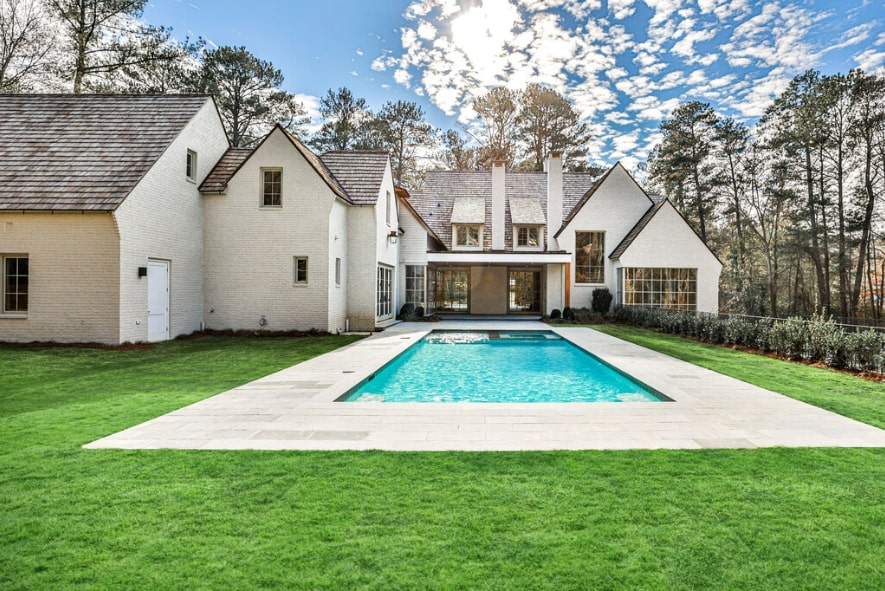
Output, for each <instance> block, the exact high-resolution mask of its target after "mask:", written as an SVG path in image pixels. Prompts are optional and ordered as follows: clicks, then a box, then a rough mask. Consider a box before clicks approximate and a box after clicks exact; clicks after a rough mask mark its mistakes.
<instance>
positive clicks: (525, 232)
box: [516, 226, 541, 248]
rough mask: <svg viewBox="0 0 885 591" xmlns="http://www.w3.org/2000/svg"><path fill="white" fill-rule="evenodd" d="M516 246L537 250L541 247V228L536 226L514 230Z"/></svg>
mask: <svg viewBox="0 0 885 591" xmlns="http://www.w3.org/2000/svg"><path fill="white" fill-rule="evenodd" d="M516 245H517V246H519V247H522V248H538V247H540V246H541V228H539V227H538V226H520V227H518V228H517V230H516Z"/></svg>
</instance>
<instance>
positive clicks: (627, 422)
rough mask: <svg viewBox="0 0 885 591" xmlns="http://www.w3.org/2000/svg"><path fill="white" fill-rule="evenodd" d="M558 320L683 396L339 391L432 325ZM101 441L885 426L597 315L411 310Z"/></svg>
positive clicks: (702, 443) (306, 443) (717, 441)
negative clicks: (579, 320)
mask: <svg viewBox="0 0 885 591" xmlns="http://www.w3.org/2000/svg"><path fill="white" fill-rule="evenodd" d="M437 329H440V330H442V329H445V330H459V329H460V330H504V331H512V330H552V331H553V332H555V333H557V334H559V335H560V336H562V337H563V338H565V339H567V340H569V341H570V342H572V343H574V344H575V345H577V346H579V347H581V348H583V349H585V350H587V351H589V352H590V353H592V354H593V355H595V356H596V357H598V358H599V359H601V360H602V361H603V362H605V363H608V364H610V365H612V366H614V367H616V368H618V369H620V370H621V371H623V372H625V373H627V374H628V375H630V376H632V377H634V378H635V379H637V380H638V381H640V382H642V383H644V384H647V385H648V386H649V387H651V388H653V389H654V390H657V391H658V392H660V393H662V394H664V395H665V396H667V397H668V398H670V399H671V400H672V401H671V402H657V401H655V402H621V403H617V402H597V403H575V402H572V403H468V402H458V403H387V402H356V401H354V402H336V399H338V398H339V397H341V396H342V395H343V394H345V393H346V392H348V391H349V390H351V389H352V388H354V387H355V386H356V385H357V384H359V383H360V382H361V381H363V380H365V379H366V378H367V377H369V375H371V374H372V373H373V372H374V371H377V369H378V368H380V367H382V366H383V365H385V364H386V363H388V362H389V361H390V360H392V359H393V358H394V357H396V356H397V355H399V354H401V353H402V352H403V351H405V350H406V349H407V348H408V347H409V346H411V345H412V344H414V343H415V342H417V341H418V340H419V339H420V338H422V337H423V336H424V335H425V334H427V333H428V332H430V331H432V330H437ZM84 447H86V448H90V449H98V448H122V449H158V448H171V449H216V450H223V449H256V450H372V449H378V450H395V451H527V450H559V449H562V450H581V449H588V450H589V449H703V448H756V447H885V431H883V430H881V429H878V428H875V427H872V426H870V425H866V424H864V423H860V422H858V421H854V420H852V419H848V418H845V417H842V416H840V415H837V414H835V413H832V412H829V411H826V410H823V409H820V408H818V407H815V406H812V405H810V404H806V403H804V402H800V401H797V400H794V399H792V398H788V397H786V396H783V395H780V394H776V393H774V392H770V391H768V390H764V389H762V388H759V387H756V386H753V385H750V384H747V383H744V382H741V381H739V380H735V379H733V378H729V377H727V376H723V375H721V374H718V373H715V372H713V371H710V370H707V369H704V368H701V367H698V366H695V365H692V364H690V363H686V362H683V361H680V360H677V359H674V358H672V357H669V356H667V355H663V354H661V353H657V352H654V351H651V350H649V349H645V348H644V347H640V346H638V345H634V344H632V343H628V342H626V341H622V340H620V339H617V338H614V337H611V336H608V335H605V334H603V333H600V332H598V331H595V330H592V329H590V328H585V327H570V326H563V325H547V324H544V323H541V322H536V321H443V322H439V323H401V324H397V325H395V326H392V327H389V328H388V329H386V330H385V331H383V332H381V333H376V334H374V335H372V336H370V337H368V338H366V339H364V340H362V341H359V342H357V343H354V344H351V345H348V346H346V347H342V348H341V349H337V350H335V351H332V352H330V353H327V354H325V355H321V356H319V357H316V358H314V359H310V360H308V361H305V362H304V363H300V364H298V365H295V366H292V367H289V368H287V369H284V370H282V371H279V372H277V373H274V374H271V375H269V376H266V377H264V378H261V379H259V380H255V381H254V382H250V383H248V384H244V385H242V386H240V387H238V388H234V389H232V390H229V391H227V392H223V393H221V394H218V395H216V396H213V397H210V398H207V399H205V400H203V401H200V402H197V403H195V404H192V405H190V406H186V407H184V408H181V409H178V410H176V411H173V412H170V413H168V414H166V415H163V416H160V417H157V418H155V419H153V420H151V421H148V422H146V423H143V424H141V425H137V426H134V427H132V428H130V429H126V430H125V431H121V432H119V433H116V434H113V435H110V436H108V437H105V438H103V439H100V440H98V441H95V442H92V443H89V444H87V445H86V446H84Z"/></svg>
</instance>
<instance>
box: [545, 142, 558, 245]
mask: <svg viewBox="0 0 885 591" xmlns="http://www.w3.org/2000/svg"><path fill="white" fill-rule="evenodd" d="M544 168H546V169H547V250H559V241H558V240H556V238H554V237H553V236H554V235H555V234H556V233H557V232H559V229H560V228H561V227H562V154H561V153H560V152H551V153H550V156H549V157H548V158H547V162H546V163H545V166H544Z"/></svg>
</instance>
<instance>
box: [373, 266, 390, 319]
mask: <svg viewBox="0 0 885 591" xmlns="http://www.w3.org/2000/svg"><path fill="white" fill-rule="evenodd" d="M377 291H378V301H377V312H376V314H377V316H378V318H384V317H386V316H392V315H393V267H388V266H387V265H378V290H377Z"/></svg>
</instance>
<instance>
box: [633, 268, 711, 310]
mask: <svg viewBox="0 0 885 591" xmlns="http://www.w3.org/2000/svg"><path fill="white" fill-rule="evenodd" d="M618 292H620V294H621V295H620V299H621V302H620V303H621V304H623V305H625V306H650V307H654V308H669V309H671V310H689V311H694V310H696V309H697V304H698V270H697V269H690V268H672V269H671V268H665V267H624V268H623V269H621V270H620V273H619V275H618Z"/></svg>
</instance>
